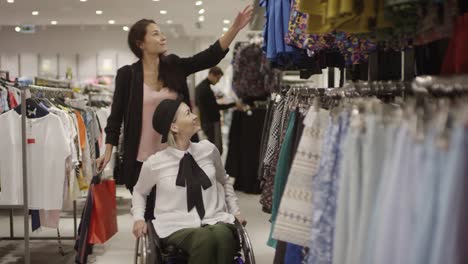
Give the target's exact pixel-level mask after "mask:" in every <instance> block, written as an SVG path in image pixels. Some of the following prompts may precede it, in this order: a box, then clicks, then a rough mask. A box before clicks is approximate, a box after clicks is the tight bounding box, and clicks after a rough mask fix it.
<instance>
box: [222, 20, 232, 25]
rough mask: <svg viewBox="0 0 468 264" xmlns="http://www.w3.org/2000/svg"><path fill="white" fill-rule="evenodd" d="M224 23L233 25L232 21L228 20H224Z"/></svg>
mask: <svg viewBox="0 0 468 264" xmlns="http://www.w3.org/2000/svg"><path fill="white" fill-rule="evenodd" d="M223 23H224V24H229V23H231V21H230V20H227V19H224V20H223Z"/></svg>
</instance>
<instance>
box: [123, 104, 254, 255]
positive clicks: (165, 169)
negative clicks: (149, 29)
mask: <svg viewBox="0 0 468 264" xmlns="http://www.w3.org/2000/svg"><path fill="white" fill-rule="evenodd" d="M153 128H154V129H155V130H156V131H157V132H158V133H160V134H161V135H162V142H163V143H165V142H167V143H168V147H167V149H165V150H163V151H160V152H158V153H156V154H154V155H153V156H151V157H149V158H148V159H147V160H146V161H145V162H144V163H143V166H142V169H141V172H140V177H139V179H138V182H137V184H136V186H135V188H134V191H133V200H132V214H133V218H134V221H135V223H134V227H133V233H134V235H135V236H136V237H141V236H143V235H144V234H146V232H147V226H146V223H145V220H144V214H145V204H146V196H147V195H148V194H149V193H150V192H151V188H152V187H153V186H155V185H156V205H155V208H154V216H155V220H153V225H154V228H155V230H156V232H157V234H158V236H159V237H160V238H161V240H162V243H163V244H171V245H175V246H177V247H178V248H181V249H183V250H184V251H185V252H186V253H187V254H188V255H189V259H188V263H189V264H211V263H212V264H232V262H233V258H234V254H235V253H236V248H237V247H238V244H236V243H238V242H236V237H235V236H236V234H237V233H236V232H237V231H236V228H235V226H234V225H233V223H234V221H235V219H236V218H237V220H239V222H241V223H242V224H245V223H246V221H245V219H244V218H243V217H242V216H241V214H240V210H239V206H238V204H237V197H236V194H235V192H234V188H233V186H232V183H231V182H230V181H229V180H228V179H229V177H228V176H227V175H226V172H225V170H224V167H223V164H222V161H221V156H220V154H219V151H218V149H217V148H216V147H215V145H213V144H212V143H210V142H209V141H207V140H204V141H201V142H199V143H192V142H190V138H191V137H192V136H193V135H194V134H195V133H197V132H198V131H199V130H200V126H199V125H198V122H197V116H196V115H194V114H193V113H192V112H191V111H190V108H189V107H188V106H187V105H186V104H184V103H182V102H181V101H180V100H163V101H162V102H161V103H160V105H159V106H158V107H157V109H156V111H155V112H154V116H153Z"/></svg>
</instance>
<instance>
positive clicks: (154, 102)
mask: <svg viewBox="0 0 468 264" xmlns="http://www.w3.org/2000/svg"><path fill="white" fill-rule="evenodd" d="M164 99H177V93H176V92H174V91H171V90H169V89H167V88H163V89H161V90H160V91H159V92H158V91H155V90H153V89H151V87H149V86H148V85H146V84H143V118H142V124H141V137H140V146H139V147H138V156H137V160H138V161H140V162H143V161H145V160H146V159H147V158H149V157H150V156H151V155H153V154H155V153H156V152H158V151H160V150H163V149H165V148H166V144H161V135H160V134H159V133H158V132H156V131H155V130H154V129H153V114H154V110H156V107H158V105H159V103H160V102H161V101H162V100H164Z"/></svg>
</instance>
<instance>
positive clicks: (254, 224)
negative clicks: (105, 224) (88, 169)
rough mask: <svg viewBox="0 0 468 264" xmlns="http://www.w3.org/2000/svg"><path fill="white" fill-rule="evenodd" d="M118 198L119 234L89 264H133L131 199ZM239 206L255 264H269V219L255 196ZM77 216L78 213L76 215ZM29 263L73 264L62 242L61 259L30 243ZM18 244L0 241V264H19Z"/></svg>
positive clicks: (68, 244)
mask: <svg viewBox="0 0 468 264" xmlns="http://www.w3.org/2000/svg"><path fill="white" fill-rule="evenodd" d="M117 196H118V197H119V198H118V201H117V202H118V224H119V232H118V233H117V234H116V235H115V236H114V237H113V238H112V239H111V240H110V241H108V243H106V244H105V245H100V246H96V247H95V248H94V254H93V255H92V256H91V257H90V259H89V260H90V261H89V263H98V264H110V263H112V264H117V263H122V264H129V263H133V257H134V254H135V239H134V237H133V235H132V233H131V228H132V225H133V221H132V219H131V216H130V214H129V209H130V204H131V200H130V199H131V197H130V194H129V193H128V191H126V190H125V189H123V188H119V189H118V192H117ZM238 196H239V203H240V206H241V209H242V211H243V214H244V215H245V217H246V218H247V220H248V225H247V230H248V232H249V235H250V238H251V240H252V243H253V246H254V252H255V257H256V261H257V263H259V264H269V263H273V256H274V250H273V249H272V248H269V247H267V246H266V244H265V243H266V240H267V238H268V232H269V229H270V225H269V222H268V219H269V215H267V214H265V213H263V212H262V211H261V206H260V203H259V202H258V200H259V196H258V195H247V194H243V193H238ZM79 212H81V211H79ZM17 213H18V215H16V216H15V217H14V223H15V235H18V236H20V235H21V234H22V227H23V218H22V216H20V215H19V213H20V212H17ZM60 224H61V227H60V231H61V235H62V236H67V235H71V234H72V233H73V221H72V219H71V218H70V217H69V215H68V218H65V219H62V220H61V223H60ZM38 235H39V236H56V230H43V231H41V232H39V233H37V234H33V236H38ZM0 236H1V237H5V236H9V217H8V212H5V211H0ZM31 247H32V249H31V260H32V261H31V263H34V264H55V263H57V264H72V263H74V261H73V257H74V251H73V242H72V241H64V242H63V248H64V250H65V252H66V255H65V256H61V255H59V254H58V243H57V241H48V242H44V241H34V242H32V243H31ZM22 255H23V242H22V241H5V240H3V241H0V264H14V263H23V262H22Z"/></svg>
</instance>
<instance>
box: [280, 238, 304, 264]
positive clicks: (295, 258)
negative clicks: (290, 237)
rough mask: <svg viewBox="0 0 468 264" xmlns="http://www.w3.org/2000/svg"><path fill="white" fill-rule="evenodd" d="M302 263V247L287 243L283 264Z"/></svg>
mask: <svg viewBox="0 0 468 264" xmlns="http://www.w3.org/2000/svg"><path fill="white" fill-rule="evenodd" d="M301 261H302V247H301V246H298V245H295V244H291V243H288V244H287V246H286V255H285V257H284V264H299V263H301Z"/></svg>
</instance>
